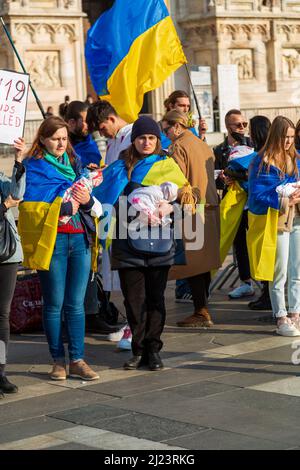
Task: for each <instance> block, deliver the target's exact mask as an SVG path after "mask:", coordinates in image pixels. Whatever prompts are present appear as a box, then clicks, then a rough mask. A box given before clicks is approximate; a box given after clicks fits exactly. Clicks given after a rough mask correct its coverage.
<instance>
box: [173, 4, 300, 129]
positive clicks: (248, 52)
mask: <svg viewBox="0 0 300 470" xmlns="http://www.w3.org/2000/svg"><path fill="white" fill-rule="evenodd" d="M172 7H173V11H174V12H175V14H176V20H177V24H178V26H179V28H180V31H181V37H182V41H183V45H184V49H185V52H186V55H187V58H188V61H189V62H190V63H191V64H196V65H209V66H210V67H211V69H212V82H213V83H212V84H213V93H214V95H217V64H236V65H237V66H238V75H239V84H240V98H241V107H242V108H243V109H244V110H245V112H246V114H248V115H249V116H250V115H253V114H255V113H258V112H259V113H264V114H268V115H269V116H270V117H274V116H275V115H276V114H279V113H283V114H285V115H289V116H290V117H291V118H292V119H293V120H296V119H298V118H299V117H300V108H299V106H300V88H299V80H300V1H297V0H173V3H172Z"/></svg>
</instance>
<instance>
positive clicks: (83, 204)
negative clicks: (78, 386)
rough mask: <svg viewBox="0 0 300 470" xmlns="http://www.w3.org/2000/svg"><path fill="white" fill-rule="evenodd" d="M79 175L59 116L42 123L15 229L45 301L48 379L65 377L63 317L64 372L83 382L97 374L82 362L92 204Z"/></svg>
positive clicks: (26, 262) (66, 132)
mask: <svg viewBox="0 0 300 470" xmlns="http://www.w3.org/2000/svg"><path fill="white" fill-rule="evenodd" d="M81 175H82V168H81V163H80V159H79V158H78V157H77V156H76V154H75V152H74V150H73V148H72V146H71V144H70V142H69V137H68V125H67V124H66V122H65V121H63V120H62V119H61V118H59V117H55V116H52V117H49V118H47V119H45V121H43V123H42V124H41V126H40V128H39V130H38V132H37V135H36V138H35V139H34V142H33V144H32V147H31V149H30V150H29V152H28V158H27V160H26V192H25V195H24V201H23V202H22V204H20V217H19V231H20V234H21V241H22V247H23V252H24V265H25V266H27V267H29V268H31V269H36V270H37V271H38V274H39V278H40V282H41V287H42V294H43V299H44V306H43V323H44V328H45V332H46V336H47V340H48V345H49V350H50V354H51V356H52V359H53V368H52V371H51V373H50V377H51V379H53V380H65V379H66V377H67V369H66V360H65V350H64V344H63V339H62V313H63V314H64V321H65V325H66V328H67V336H68V351H69V360H70V365H69V374H70V376H71V377H78V378H80V379H82V380H94V379H98V378H99V376H98V374H97V373H96V372H94V371H93V370H92V369H91V368H90V367H89V366H88V365H87V364H86V362H85V361H84V332H85V315H84V297H85V291H86V287H87V283H88V278H89V272H90V269H91V245H92V241H93V234H94V232H95V228H94V222H93V219H92V217H91V215H90V212H91V209H92V207H93V205H94V200H93V198H92V197H91V195H90V192H89V191H88V189H87V187H85V186H84V185H74V187H73V190H72V198H69V200H68V201H66V202H64V201H63V197H64V194H65V193H66V192H67V191H68V190H69V188H70V187H71V186H72V184H73V183H74V181H75V180H78V178H80V176H81Z"/></svg>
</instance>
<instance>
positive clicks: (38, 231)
mask: <svg viewBox="0 0 300 470" xmlns="http://www.w3.org/2000/svg"><path fill="white" fill-rule="evenodd" d="M25 166H26V191H25V194H24V199H23V202H22V203H21V204H20V206H19V222H18V230H19V233H20V236H21V242H22V248H23V252H24V262H23V264H24V266H26V267H28V268H31V269H40V270H48V269H49V265H50V262H51V258H52V254H53V249H54V245H55V241H56V236H57V225H58V218H59V213H60V207H61V203H62V197H63V195H64V192H65V191H66V189H68V188H69V187H70V186H71V185H72V180H71V179H69V178H67V177H66V176H64V175H63V174H61V173H60V172H59V171H58V170H57V169H56V168H55V167H54V166H53V165H51V164H50V163H48V162H47V161H46V160H44V159H35V158H30V159H28V160H27V161H26V162H25Z"/></svg>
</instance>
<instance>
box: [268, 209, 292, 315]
mask: <svg viewBox="0 0 300 470" xmlns="http://www.w3.org/2000/svg"><path fill="white" fill-rule="evenodd" d="M287 279H288V303H289V313H300V217H295V219H294V225H293V229H292V231H291V232H282V233H278V235H277V250H276V260H275V272H274V279H273V282H269V291H270V298H271V304H272V310H273V314H274V315H275V316H276V317H277V318H280V317H284V316H286V315H287V310H286V305H285V295H284V287H285V284H286V280H287Z"/></svg>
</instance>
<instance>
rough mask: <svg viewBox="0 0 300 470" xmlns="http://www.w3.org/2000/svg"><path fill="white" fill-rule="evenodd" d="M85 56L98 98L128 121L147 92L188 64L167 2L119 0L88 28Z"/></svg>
mask: <svg viewBox="0 0 300 470" xmlns="http://www.w3.org/2000/svg"><path fill="white" fill-rule="evenodd" d="M85 58H86V63H87V67H88V70H89V74H90V77H91V81H92V83H93V86H94V88H95V90H96V92H97V94H98V96H99V97H101V98H102V99H105V100H108V101H110V103H111V104H112V106H114V108H115V109H116V111H117V112H118V114H119V115H120V116H121V117H122V118H123V119H125V121H127V122H133V121H135V120H136V119H137V117H138V113H139V112H140V110H141V108H142V105H143V98H144V94H145V93H146V92H148V91H151V90H154V89H155V88H157V87H159V86H160V85H161V84H162V83H163V81H164V80H165V79H166V78H167V77H168V76H169V75H170V74H171V73H173V72H174V71H175V70H176V69H177V68H178V67H180V66H181V65H182V64H184V63H186V58H185V55H184V53H183V50H182V46H181V43H180V40H179V38H178V35H177V32H176V29H175V27H174V24H173V22H172V19H171V17H170V15H169V12H168V9H167V7H166V5H165V4H164V1H163V0H126V1H125V0H115V1H114V2H113V5H112V7H111V8H110V9H109V10H107V11H105V12H104V13H102V14H101V16H100V17H99V18H98V20H97V21H96V23H95V24H94V25H93V26H92V27H91V29H90V30H89V31H88V36H87V42H86V47H85Z"/></svg>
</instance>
